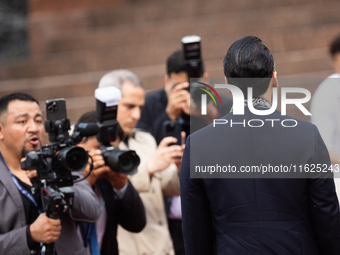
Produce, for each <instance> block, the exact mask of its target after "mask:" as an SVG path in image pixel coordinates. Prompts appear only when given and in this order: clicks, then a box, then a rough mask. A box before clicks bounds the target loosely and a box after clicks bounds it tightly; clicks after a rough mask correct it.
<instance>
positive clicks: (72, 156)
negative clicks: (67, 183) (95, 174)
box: [57, 146, 88, 171]
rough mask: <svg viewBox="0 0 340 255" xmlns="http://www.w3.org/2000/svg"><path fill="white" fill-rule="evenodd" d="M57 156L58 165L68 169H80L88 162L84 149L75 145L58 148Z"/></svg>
mask: <svg viewBox="0 0 340 255" xmlns="http://www.w3.org/2000/svg"><path fill="white" fill-rule="evenodd" d="M57 157H58V163H59V165H60V166H61V167H63V168H65V169H67V170H69V171H82V170H84V169H85V167H86V165H87V162H88V155H87V153H86V151H85V150H84V149H83V148H81V147H77V146H72V147H70V148H65V149H62V150H60V151H59V153H58V156H57Z"/></svg>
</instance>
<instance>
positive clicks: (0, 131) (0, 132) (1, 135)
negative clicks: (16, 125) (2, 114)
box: [0, 122, 4, 140]
mask: <svg viewBox="0 0 340 255" xmlns="http://www.w3.org/2000/svg"><path fill="white" fill-rule="evenodd" d="M3 139H4V125H3V124H2V123H1V122H0V140H3Z"/></svg>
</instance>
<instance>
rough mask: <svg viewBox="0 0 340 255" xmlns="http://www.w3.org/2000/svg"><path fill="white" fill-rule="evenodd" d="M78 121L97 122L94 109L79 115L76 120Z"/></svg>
mask: <svg viewBox="0 0 340 255" xmlns="http://www.w3.org/2000/svg"><path fill="white" fill-rule="evenodd" d="M79 123H97V115H96V111H90V112H86V113H84V114H83V115H81V116H80V118H79V119H78V121H77V124H79Z"/></svg>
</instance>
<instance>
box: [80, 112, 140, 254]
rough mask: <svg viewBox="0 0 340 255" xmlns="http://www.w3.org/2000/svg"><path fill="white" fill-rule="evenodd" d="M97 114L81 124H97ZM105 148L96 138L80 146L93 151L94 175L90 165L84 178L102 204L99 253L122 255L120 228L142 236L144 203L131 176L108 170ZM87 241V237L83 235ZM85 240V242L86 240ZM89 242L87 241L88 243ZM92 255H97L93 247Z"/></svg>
mask: <svg viewBox="0 0 340 255" xmlns="http://www.w3.org/2000/svg"><path fill="white" fill-rule="evenodd" d="M96 122H97V117H96V112H95V111H92V112H87V113H85V114H83V115H82V116H81V117H80V118H79V120H78V123H96ZM101 145H102V144H101V143H100V142H99V141H98V140H97V137H96V136H91V137H86V138H84V139H83V141H82V142H81V143H80V144H78V146H80V147H83V148H84V149H85V150H87V151H89V154H90V155H91V156H92V159H93V166H94V167H93V171H92V173H91V174H90V175H89V176H88V173H89V165H88V166H87V168H86V169H85V170H84V172H83V174H84V176H88V177H87V180H88V182H89V183H90V185H91V186H92V187H93V188H94V190H95V191H96V194H97V196H98V197H99V200H100V208H101V215H100V217H99V219H98V221H97V222H96V225H95V228H96V235H97V243H98V250H97V252H99V250H100V254H101V255H106V254H107V255H115V254H118V244H117V227H118V224H119V225H121V226H122V227H123V228H124V229H126V230H127V231H131V232H135V233H138V232H140V231H142V229H143V228H144V227H145V224H146V218H145V210H144V206H143V203H142V201H141V199H140V197H139V195H138V192H137V191H136V190H135V189H134V187H133V186H132V184H131V182H130V181H129V180H128V178H127V175H125V174H122V173H119V172H116V171H114V170H112V169H111V168H110V167H108V166H105V161H104V158H103V156H102V155H101V154H102V152H101V151H100V150H99V147H100V146H101ZM82 235H83V237H85V238H86V236H87V235H86V233H82ZM83 239H84V238H83ZM84 241H85V242H86V241H87V240H84ZM89 246H90V248H91V254H95V252H94V251H93V249H94V247H93V245H92V246H91V243H90V245H89Z"/></svg>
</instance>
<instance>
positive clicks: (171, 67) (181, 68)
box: [166, 50, 204, 78]
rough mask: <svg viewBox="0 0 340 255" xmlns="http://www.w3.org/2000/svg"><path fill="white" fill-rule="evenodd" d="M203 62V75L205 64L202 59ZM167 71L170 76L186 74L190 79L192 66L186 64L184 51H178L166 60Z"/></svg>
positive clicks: (201, 71)
mask: <svg viewBox="0 0 340 255" xmlns="http://www.w3.org/2000/svg"><path fill="white" fill-rule="evenodd" d="M201 61H202V65H201V70H200V73H201V74H203V73H204V64H203V60H202V59H201ZM166 71H167V74H168V75H169V76H170V74H171V73H176V74H178V73H180V72H186V73H187V75H188V77H189V78H190V73H191V68H190V65H189V64H187V63H186V62H185V58H184V51H183V50H177V51H175V52H174V53H172V54H171V55H170V56H169V57H168V59H167V60H166Z"/></svg>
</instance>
